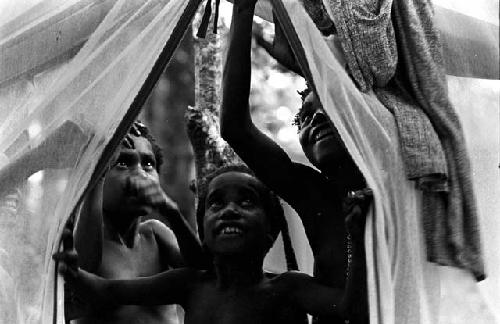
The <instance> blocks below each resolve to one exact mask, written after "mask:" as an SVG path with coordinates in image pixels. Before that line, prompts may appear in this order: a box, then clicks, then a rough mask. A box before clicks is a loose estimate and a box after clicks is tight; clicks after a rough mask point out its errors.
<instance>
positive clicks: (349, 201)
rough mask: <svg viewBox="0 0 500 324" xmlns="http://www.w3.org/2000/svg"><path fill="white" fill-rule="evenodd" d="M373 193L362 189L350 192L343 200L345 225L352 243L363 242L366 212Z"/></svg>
mask: <svg viewBox="0 0 500 324" xmlns="http://www.w3.org/2000/svg"><path fill="white" fill-rule="evenodd" d="M372 198H373V193H372V191H371V190H370V189H364V190H360V191H356V192H353V193H350V194H349V196H348V197H347V198H346V199H345V200H344V206H343V207H344V213H345V215H346V216H345V225H346V229H347V232H348V233H349V234H350V235H351V239H352V240H353V243H361V242H363V236H364V234H365V224H366V214H367V212H368V208H369V207H370V205H371V202H372Z"/></svg>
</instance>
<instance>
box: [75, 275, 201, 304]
mask: <svg viewBox="0 0 500 324" xmlns="http://www.w3.org/2000/svg"><path fill="white" fill-rule="evenodd" d="M195 278H196V270H192V269H188V268H181V269H174V270H169V271H165V272H162V273H159V274H157V275H154V276H151V277H143V278H138V279H130V280H107V279H103V278H100V277H97V276H95V275H93V274H90V273H87V272H85V271H84V270H79V271H78V274H77V277H76V278H74V279H72V280H73V283H74V286H75V287H76V289H79V290H80V291H81V292H82V293H83V294H84V295H86V296H87V297H88V298H89V300H92V298H96V299H97V300H99V301H101V302H103V303H104V304H106V305H109V306H112V305H144V306H156V305H168V304H180V305H182V304H184V302H185V299H186V296H187V292H188V291H189V289H190V287H191V286H192V284H193V282H194V280H195Z"/></svg>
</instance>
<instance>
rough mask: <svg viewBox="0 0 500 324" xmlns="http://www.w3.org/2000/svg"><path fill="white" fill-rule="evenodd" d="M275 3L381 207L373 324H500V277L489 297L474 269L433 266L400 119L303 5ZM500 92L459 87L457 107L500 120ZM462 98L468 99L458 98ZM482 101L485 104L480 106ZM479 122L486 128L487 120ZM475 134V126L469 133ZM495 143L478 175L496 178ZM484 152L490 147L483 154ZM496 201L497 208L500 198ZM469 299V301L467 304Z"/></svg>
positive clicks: (370, 266)
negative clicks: (497, 313) (362, 86)
mask: <svg viewBox="0 0 500 324" xmlns="http://www.w3.org/2000/svg"><path fill="white" fill-rule="evenodd" d="M271 2H272V3H273V5H275V8H274V9H275V11H277V12H278V14H277V16H278V19H280V23H281V24H282V26H284V27H283V28H284V31H285V34H286V35H287V38H288V40H289V41H290V42H291V45H292V48H293V49H294V52H295V54H296V56H297V57H298V59H299V63H301V66H302V67H304V66H306V67H307V70H308V71H307V72H306V76H307V77H308V78H309V79H310V80H312V81H313V84H314V87H315V90H316V92H317V93H318V96H319V98H320V101H321V103H322V105H323V107H324V108H325V110H326V112H327V113H328V115H329V116H330V118H331V120H332V122H333V123H334V125H335V127H336V128H337V130H338V131H339V134H340V135H341V137H342V139H343V141H344V143H345V145H346V147H347V149H348V150H349V152H350V154H351V156H352V157H353V160H354V161H355V163H356V164H357V165H358V167H359V168H360V170H361V172H362V173H363V175H364V176H365V178H366V181H367V183H368V186H369V187H370V188H372V190H373V191H374V205H373V209H372V210H371V212H370V213H369V215H368V218H367V231H366V236H365V240H366V258H367V271H368V277H367V279H368V298H369V304H370V323H384V324H386V323H389V324H392V323H468V322H471V321H472V322H474V323H492V322H494V314H493V310H495V309H496V308H495V305H496V303H497V302H498V301H499V299H498V293H494V291H496V289H497V288H498V278H494V279H493V280H490V279H487V280H485V281H486V282H488V284H489V285H490V286H489V294H490V295H489V296H487V297H486V298H485V297H484V296H485V295H484V293H485V290H483V289H482V288H481V289H479V287H478V285H477V284H476V283H475V282H474V280H473V276H472V275H471V271H470V269H469V270H468V271H463V272H460V275H459V276H458V275H457V276H455V275H453V272H452V271H449V269H448V268H444V267H438V266H436V265H435V264H433V263H429V262H427V255H426V254H427V251H426V244H425V242H426V240H425V237H424V235H423V226H424V219H423V216H422V213H423V211H422V210H423V209H424V208H426V205H425V204H424V201H425V196H424V194H425V193H424V192H423V191H422V190H420V189H419V188H418V187H417V185H416V184H415V183H414V182H413V181H411V180H409V179H408V177H407V175H406V170H405V169H404V167H403V165H404V163H403V159H404V155H403V152H402V146H401V145H400V143H399V138H400V137H399V136H398V129H397V123H396V121H395V116H394V115H393V114H391V113H390V112H389V110H388V109H387V107H385V106H384V105H382V103H381V102H380V100H379V99H378V96H377V95H376V94H375V93H374V92H373V91H368V92H366V93H362V92H361V91H359V89H358V85H357V84H355V83H354V82H353V81H352V79H351V77H350V76H349V75H348V74H347V73H346V71H345V69H344V67H343V66H342V65H341V64H339V60H338V59H337V58H336V57H335V56H334V55H333V53H332V52H330V51H329V50H328V45H327V44H326V42H325V39H324V37H322V35H321V34H320V32H319V31H318V29H317V28H316V26H315V25H314V23H313V21H312V20H311V19H308V18H307V14H306V13H305V11H304V9H303V7H302V6H300V5H299V4H297V3H296V2H294V1H291V0H288V1H283V5H282V6H283V10H286V12H287V14H282V13H280V11H281V10H280V9H279V7H280V6H281V5H280V2H281V1H278V0H275V1H274V0H273V1H271ZM277 7H278V8H277ZM287 17H289V18H287ZM282 20H283V21H282ZM287 20H288V21H287ZM294 35H295V36H294ZM307 74H309V75H307ZM459 84H462V83H460V82H459ZM471 84H474V82H473V83H471ZM494 86H495V87H496V88H488V87H486V88H480V89H478V88H474V89H475V90H474V89H471V91H473V93H474V96H472V95H471V96H470V99H468V98H467V100H464V99H466V98H464V94H463V93H464V91H463V89H461V90H458V88H459V87H455V88H454V92H453V94H454V95H455V97H454V98H455V99H457V102H460V101H462V100H463V102H461V106H462V108H461V112H462V113H463V112H464V111H467V108H465V107H463V105H469V106H471V105H473V104H476V105H477V109H478V111H477V113H480V114H482V115H484V113H485V112H486V111H490V110H491V113H493V112H494V111H496V115H498V105H499V102H498V98H495V95H494V94H495V93H498V83H497V84H496V85H494ZM458 93H460V94H462V96H460V97H458V96H457V94H458ZM475 94H477V96H476V95H475ZM484 94H489V95H488V96H484ZM482 97H484V99H483V100H478V99H480V98H482ZM402 98H404V96H403V97H402ZM479 109H480V110H479ZM480 111H481V112H480ZM483 111H484V112H483ZM473 115H474V113H473V112H472V111H470V110H469V111H467V113H466V114H463V118H465V119H466V120H467V121H468V122H469V123H471V122H474V121H473V118H474V117H473ZM477 122H478V123H481V121H480V120H478V121H477ZM489 124H490V125H489V126H490V127H488V128H487V129H486V127H485V129H484V132H485V133H487V132H491V131H492V128H491V126H494V125H493V124H495V123H493V124H492V122H489ZM476 125H477V124H476ZM484 125H485V126H486V125H487V124H484ZM495 125H496V124H495ZM471 128H472V127H470V126H469V127H468V131H469V132H470V130H471ZM493 130H494V128H493ZM469 140H470V137H469ZM488 143H489V144H483V145H481V146H479V145H478V149H475V150H474V152H477V153H481V157H482V158H483V159H485V161H484V162H483V163H481V164H476V165H475V168H474V171H475V172H476V174H481V175H482V176H485V177H488V176H487V174H488V173H491V172H495V171H494V170H496V167H497V166H496V164H497V163H498V157H493V156H491V155H490V154H491V153H488V154H487V155H485V151H484V147H485V145H486V146H487V147H488V148H489V150H492V149H493V150H496V151H498V147H495V146H493V145H492V140H489V141H488ZM480 147H482V148H483V149H482V150H479V148H480ZM486 161H487V162H488V163H486ZM496 172H497V173H498V170H496ZM483 180H484V179H483ZM497 180H498V179H497ZM475 181H481V180H480V179H475ZM493 182H498V181H495V179H489V182H488V183H490V184H492V183H493ZM476 184H477V182H476ZM483 190H488V189H487V188H483ZM488 197H491V195H488ZM494 200H495V201H496V202H495V203H494V205H495V206H496V205H497V203H498V200H499V199H498V198H494ZM481 202H482V205H481V206H482V208H481V209H482V210H483V211H488V213H485V219H484V220H485V221H487V222H488V224H490V225H491V226H494V228H496V230H498V229H499V224H498V221H496V218H495V215H494V212H492V209H491V208H490V207H491V206H489V205H490V204H491V203H488V202H487V197H481ZM483 229H484V227H483ZM486 232H487V233H488V234H489V235H488V238H487V242H488V245H489V246H491V247H492V249H494V246H495V245H492V244H493V243H494V242H496V240H497V239H496V237H497V236H496V234H495V233H494V232H488V231H486ZM488 259H489V261H490V265H491V266H498V265H499V258H498V257H497V256H495V254H494V253H491V252H489V254H488ZM450 278H460V281H459V282H457V281H451V280H450ZM465 287H467V288H465ZM458 288H459V289H460V291H461V292H463V294H460V296H461V299H460V298H457V297H458V296H457V295H456V294H454V293H453V291H455V290H457V289H458ZM492 292H493V293H492ZM495 294H496V296H495ZM464 295H466V296H467V297H466V298H465V299H464ZM485 300H486V301H485ZM440 305H442V307H440ZM488 305H489V306H488ZM499 305H500V304H499Z"/></svg>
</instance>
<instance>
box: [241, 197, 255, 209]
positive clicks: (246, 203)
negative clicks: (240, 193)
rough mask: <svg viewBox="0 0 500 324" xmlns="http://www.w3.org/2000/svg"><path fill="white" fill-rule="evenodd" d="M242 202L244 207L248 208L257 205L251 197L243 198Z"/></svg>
mask: <svg viewBox="0 0 500 324" xmlns="http://www.w3.org/2000/svg"><path fill="white" fill-rule="evenodd" d="M240 204H241V206H242V207H246V208H248V207H253V206H254V205H255V204H254V202H253V200H252V199H250V198H246V199H243V200H242V201H241V203H240Z"/></svg>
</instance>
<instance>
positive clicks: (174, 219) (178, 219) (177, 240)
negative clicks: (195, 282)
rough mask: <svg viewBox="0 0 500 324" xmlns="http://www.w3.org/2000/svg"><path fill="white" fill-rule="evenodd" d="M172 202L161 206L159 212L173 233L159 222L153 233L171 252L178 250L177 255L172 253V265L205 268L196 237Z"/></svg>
mask: <svg viewBox="0 0 500 324" xmlns="http://www.w3.org/2000/svg"><path fill="white" fill-rule="evenodd" d="M172 203H173V204H172V205H170V204H166V205H164V206H161V207H160V208H159V212H160V213H161V214H162V215H163V216H165V217H166V219H168V221H169V224H170V228H171V229H172V231H173V233H172V232H171V231H169V229H168V228H167V227H166V226H164V225H163V224H161V225H162V226H157V227H155V234H156V235H157V238H158V239H159V240H160V242H162V244H163V245H164V247H166V248H167V249H169V250H170V251H171V252H172V254H174V253H175V252H176V251H177V253H178V251H180V255H179V256H178V257H175V256H174V255H172V261H173V262H172V266H174V267H181V266H188V267H194V268H197V269H205V268H207V267H208V264H207V263H208V262H207V260H206V258H205V254H204V253H203V248H202V247H201V243H200V241H199V239H198V237H197V236H196V234H195V232H194V231H193V230H192V228H191V226H190V225H189V224H188V222H187V221H186V219H185V218H184V216H183V215H182V214H181V212H180V211H179V209H178V208H177V204H175V203H174V202H173V201H172ZM174 234H175V235H174ZM179 257H180V258H179Z"/></svg>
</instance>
